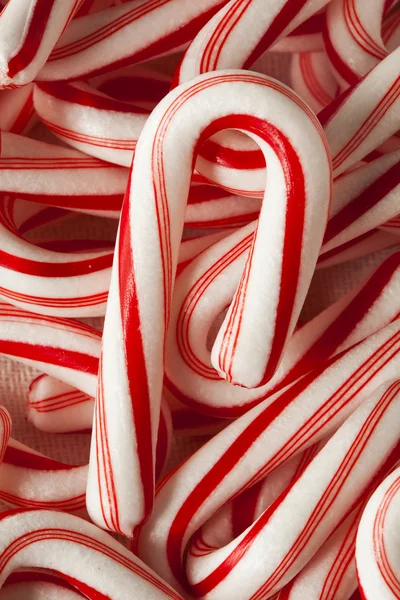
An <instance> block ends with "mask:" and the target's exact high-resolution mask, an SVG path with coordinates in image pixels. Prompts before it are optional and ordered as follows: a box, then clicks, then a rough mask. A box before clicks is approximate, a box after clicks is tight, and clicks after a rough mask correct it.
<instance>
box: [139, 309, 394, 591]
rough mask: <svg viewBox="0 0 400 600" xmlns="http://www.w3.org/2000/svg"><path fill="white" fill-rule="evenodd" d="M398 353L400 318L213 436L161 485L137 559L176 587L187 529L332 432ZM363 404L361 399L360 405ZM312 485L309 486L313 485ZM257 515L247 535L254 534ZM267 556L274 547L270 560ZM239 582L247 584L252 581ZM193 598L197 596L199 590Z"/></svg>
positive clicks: (390, 373) (387, 372)
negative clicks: (139, 557)
mask: <svg viewBox="0 0 400 600" xmlns="http://www.w3.org/2000/svg"><path fill="white" fill-rule="evenodd" d="M399 350H400V321H399V320H396V321H395V322H393V323H392V324H390V325H388V326H387V327H385V328H384V329H381V330H380V331H379V332H377V333H375V334H374V335H372V336H370V337H368V338H367V339H366V340H364V341H363V342H361V343H360V344H358V345H356V346H354V347H353V348H351V349H350V350H347V351H346V352H342V353H341V354H339V355H338V356H337V357H335V358H333V359H330V360H329V361H327V362H326V363H325V364H324V365H323V366H321V367H319V368H317V369H315V370H314V371H312V372H311V373H309V374H308V375H306V376H304V377H303V378H301V379H300V380H298V381H297V382H296V383H295V384H293V385H292V386H289V387H287V388H285V389H284V390H282V391H281V392H277V393H276V394H275V395H274V396H273V397H272V398H271V399H267V400H265V401H264V402H262V403H261V404H259V405H258V406H256V407H255V408H253V409H251V410H249V411H248V412H247V413H245V414H244V415H242V416H241V417H240V418H239V419H236V421H234V422H233V423H231V424H230V425H229V426H228V427H226V428H225V429H224V430H223V431H222V432H220V433H219V434H217V435H216V436H214V438H212V439H211V440H210V441H209V442H207V444H205V445H204V446H203V447H202V448H200V449H199V450H198V451H197V452H196V453H195V454H193V455H192V456H191V457H190V458H189V459H188V460H186V461H185V462H183V463H182V464H181V465H180V466H179V468H178V469H176V470H175V471H174V472H173V473H171V474H170V475H169V476H167V477H166V478H165V479H164V481H163V482H162V483H161V484H160V486H159V490H158V493H157V497H156V502H155V506H154V510H153V513H152V516H151V517H150V519H149V520H148V521H147V523H146V524H145V525H144V526H143V527H142V528H141V533H140V537H139V543H138V552H139V555H140V556H141V557H142V558H143V560H145V561H146V563H147V564H149V565H152V566H153V568H155V569H157V572H158V573H160V574H161V576H162V577H164V578H165V579H166V580H167V581H170V582H171V583H173V585H178V582H179V583H180V584H181V585H182V583H184V582H185V577H186V576H185V572H186V571H185V565H184V562H183V555H184V550H185V547H186V546H187V544H188V542H189V540H190V538H191V536H192V535H193V533H194V532H195V531H196V530H198V529H199V527H201V526H202V525H203V523H205V522H206V521H207V520H208V519H209V518H210V517H211V516H212V515H213V514H215V513H216V512H217V510H219V508H221V507H222V506H223V505H225V504H226V503H228V502H229V501H230V500H232V499H233V498H234V497H235V496H236V495H237V494H239V493H242V492H243V491H245V490H246V489H248V488H250V487H251V486H252V485H254V484H256V483H257V482H258V481H260V480H261V479H263V478H265V477H266V476H267V475H268V474H269V473H271V472H272V471H273V470H274V469H276V468H278V467H279V466H280V465H282V464H283V463H284V462H286V461H287V460H289V459H290V458H292V457H293V456H295V455H296V454H297V453H299V452H300V451H302V450H305V449H306V448H307V447H309V446H311V445H312V444H313V443H315V442H317V441H318V440H319V439H322V438H323V437H324V436H326V435H328V434H329V433H332V432H333V431H335V430H336V429H337V427H338V426H340V425H341V423H343V422H344V421H345V420H346V418H347V417H348V416H349V415H350V414H351V413H352V412H353V411H354V409H355V408H356V407H357V406H359V405H360V404H361V403H362V402H363V401H364V400H365V399H366V398H368V396H369V395H370V394H371V393H372V392H373V391H374V390H375V389H376V388H377V387H378V386H379V385H380V384H382V383H383V382H385V381H387V380H389V379H393V378H395V377H396V376H397V374H398V368H399V359H400V354H399ZM375 400H376V398H375ZM365 406H368V403H367V404H365V405H363V410H364V407H365ZM350 427H351V426H350ZM385 427H386V425H385ZM383 437H385V435H384V436H383ZM378 454H379V452H378V451H377V452H375V453H374V452H373V453H372V456H374V457H375V459H377V460H379V458H378ZM370 458H371V457H370ZM368 460H369V459H368ZM368 460H367V463H368ZM327 462H328V463H329V460H328V461H327ZM367 466H368V465H367ZM372 468H373V467H372V465H371V469H372ZM367 470H368V469H367ZM318 480H319V476H315V477H314V482H317V481H318ZM321 484H322V480H321ZM311 488H312V489H314V490H315V486H314V485H313V486H311ZM298 501H299V500H298ZM272 506H273V505H272ZM350 508H351V507H350V506H348V509H350ZM267 514H268V513H267ZM294 514H296V511H294V512H293V515H294ZM264 515H265V513H264ZM260 519H262V517H260V518H259V520H258V521H256V522H255V524H254V525H253V526H252V528H251V529H248V530H247V533H246V535H252V532H254V533H255V532H256V531H258V529H257V527H258V525H257V523H260ZM339 520H340V519H339ZM261 522H262V521H261ZM290 523H291V518H289V519H288V520H286V525H285V526H283V524H282V523H281V526H282V527H283V529H282V531H285V532H287V533H288V535H292V534H291V533H290ZM243 539H244V537H243V536H242V537H238V538H236V539H235V540H234V542H232V545H229V546H227V547H226V548H225V550H223V551H221V553H222V555H224V558H226V557H227V556H229V555H230V550H233V549H234V548H236V547H239V546H240V543H241V541H242V540H243ZM322 541H323V540H322ZM322 541H321V543H322ZM317 549H318V548H316V549H315V551H316V550H317ZM221 553H220V554H219V556H220V555H221ZM273 555H274V552H272V559H273ZM235 556H236V557H237V558H238V560H239V562H238V564H239V565H240V563H241V558H240V557H241V556H243V559H244V561H246V560H247V559H246V556H247V555H246V553H244V554H243V555H242V553H241V552H239V551H238V553H237V554H236V555H235ZM259 556H265V557H267V556H271V555H265V554H264V553H261V554H259ZM310 558H311V557H310ZM222 560H223V558H222ZM217 563H218V564H219V561H217ZM235 563H236V559H235V560H234V561H233V563H232V569H233V571H234V572H235V567H234V564H235ZM243 564H244V563H243ZM257 565H259V567H260V571H259V572H258V575H257V578H258V577H263V578H265V579H266V578H267V572H266V571H265V570H264V569H263V561H255V562H254V566H255V568H257ZM230 570H231V569H230V568H229V567H228V568H227V570H226V571H225V568H224V567H221V569H219V570H217V571H215V579H213V577H214V576H212V577H211V579H208V580H207V587H208V586H209V585H210V590H209V591H207V595H208V594H212V589H214V584H213V582H215V589H218V586H219V581H220V577H221V576H222V577H223V576H224V574H226V576H227V577H228V578H229V575H230ZM193 577H195V575H194V576H193ZM193 577H192V581H193V582H195V583H196V582H197V580H195V579H194V578H193ZM242 581H249V582H250V585H253V584H252V583H251V582H252V578H242ZM261 583H262V581H261V580H260V579H257V580H255V581H254V585H255V586H256V584H257V585H261ZM220 589H222V588H219V590H220ZM256 589H258V588H257V587H256ZM252 593H255V590H253V591H252ZM199 595H201V596H203V595H204V593H203V590H202V591H201V594H199Z"/></svg>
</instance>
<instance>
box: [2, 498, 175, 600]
mask: <svg viewBox="0 0 400 600" xmlns="http://www.w3.org/2000/svg"><path fill="white" fill-rule="evenodd" d="M85 564H86V565H90V568H82V565H85ZM19 569H40V570H43V569H46V570H50V571H53V572H55V573H56V574H57V575H58V576H59V577H61V579H63V580H64V581H66V582H67V583H69V584H71V585H72V586H73V587H74V588H76V589H77V590H78V591H80V592H81V593H82V594H84V596H85V597H86V598H89V599H91V600H97V599H98V598H112V599H113V600H119V599H121V600H122V598H129V596H132V595H133V597H137V598H147V597H148V598H154V600H165V599H167V598H171V599H174V600H181V596H180V595H179V594H178V593H177V592H175V591H174V590H173V589H172V588H171V587H170V586H168V585H167V584H166V583H164V582H163V581H162V580H161V579H160V578H159V577H158V576H157V575H156V574H155V573H153V572H152V571H151V570H150V569H149V568H148V567H146V565H144V564H143V563H142V562H141V561H140V560H139V559H138V558H136V557H135V556H134V555H133V554H132V553H131V552H130V551H129V550H127V549H126V548H125V547H124V546H122V544H120V543H119V542H117V541H116V540H114V539H113V538H112V537H110V536H109V535H108V534H107V533H105V532H104V531H101V530H100V529H98V528H97V527H95V526H94V525H92V524H91V523H87V522H86V521H83V520H82V519H79V518H78V517H73V516H71V515H66V514H61V513H56V512H53V511H47V510H42V511H33V510H28V511H21V510H19V511H9V512H6V513H0V586H2V585H3V584H4V581H5V580H6V579H7V577H8V575H10V574H11V573H12V572H13V571H16V570H19Z"/></svg>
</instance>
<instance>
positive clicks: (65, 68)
mask: <svg viewBox="0 0 400 600" xmlns="http://www.w3.org/2000/svg"><path fill="white" fill-rule="evenodd" d="M225 3H226V0H203V2H201V5H199V4H197V3H193V2H191V3H188V2H186V1H185V0H172V1H171V0H140V1H139V2H137V1H136V0H133V1H131V2H125V3H124V4H122V5H120V6H115V7H112V8H108V9H106V10H104V11H101V12H98V13H95V14H93V15H87V16H83V17H80V18H77V19H75V20H74V21H73V23H71V24H70V26H69V27H68V29H67V31H66V32H65V33H64V35H63V36H62V37H61V39H60V41H59V43H58V44H57V46H56V47H55V49H54V50H53V52H52V53H51V55H50V57H49V59H48V60H47V63H46V65H45V66H44V67H43V69H42V70H41V71H40V73H39V75H38V79H39V80H45V81H49V80H60V79H64V80H65V79H87V78H88V77H93V76H94V75H99V74H101V73H104V72H108V71H113V70H115V69H117V68H120V67H123V66H127V65H131V64H134V63H139V62H143V61H145V60H149V59H150V58H154V57H156V56H161V55H163V54H168V53H169V52H173V51H174V50H177V49H179V48H181V47H184V46H185V45H186V44H187V43H188V42H189V41H190V40H191V39H192V38H193V36H194V35H195V34H196V33H197V32H198V31H199V29H201V27H202V26H203V25H204V24H205V23H206V22H207V21H208V20H209V19H210V17H211V16H212V15H213V14H214V13H215V12H216V11H217V10H218V9H219V8H220V7H221V6H223V5H224V4H225Z"/></svg>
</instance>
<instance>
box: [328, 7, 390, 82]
mask: <svg viewBox="0 0 400 600" xmlns="http://www.w3.org/2000/svg"><path fill="white" fill-rule="evenodd" d="M385 4H387V3H386V1H385V0H378V1H377V2H372V3H367V2H362V0H332V2H330V3H329V5H328V8H327V11H326V27H325V29H324V42H325V49H326V54H327V57H328V59H329V61H330V64H331V68H332V71H333V73H334V74H335V77H336V78H337V80H338V81H339V83H340V85H341V86H342V87H343V88H346V87H347V86H348V85H351V84H355V83H357V82H358V81H359V80H360V79H361V77H362V76H363V75H365V74H366V73H368V72H369V71H370V70H371V69H372V68H373V67H374V66H375V65H377V64H378V63H379V61H381V60H383V59H384V58H385V57H386V56H387V55H388V50H387V49H386V47H385V44H384V42H383V40H382V35H381V23H382V19H383V15H384V11H385Z"/></svg>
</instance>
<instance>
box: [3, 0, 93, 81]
mask: <svg viewBox="0 0 400 600" xmlns="http://www.w3.org/2000/svg"><path fill="white" fill-rule="evenodd" d="M81 4H82V0H49V1H48V2H46V6H44V5H43V2H40V1H39V0H24V1H23V2H19V1H18V0H10V1H9V2H8V4H7V8H6V9H5V10H3V12H2V13H1V15H0V39H1V43H0V57H1V60H0V64H1V68H0V86H1V87H16V86H22V85H25V84H27V83H29V82H30V81H32V80H33V79H35V77H36V75H37V73H38V72H39V71H40V69H41V68H42V67H43V65H44V64H45V62H46V60H47V58H48V56H49V54H50V53H51V51H52V49H53V48H54V46H55V44H56V43H57V41H58V39H59V37H60V36H61V34H62V33H63V31H64V29H65V27H66V26H67V25H68V23H69V21H70V20H71V19H72V17H73V16H74V14H75V13H76V11H77V10H79V7H80V5H81Z"/></svg>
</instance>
